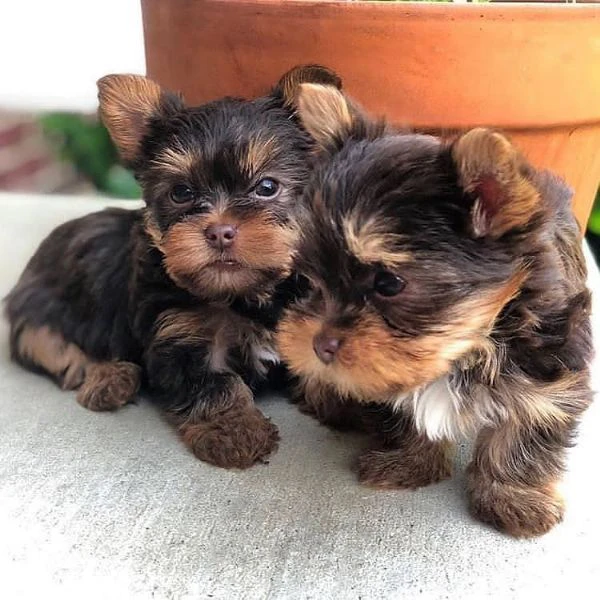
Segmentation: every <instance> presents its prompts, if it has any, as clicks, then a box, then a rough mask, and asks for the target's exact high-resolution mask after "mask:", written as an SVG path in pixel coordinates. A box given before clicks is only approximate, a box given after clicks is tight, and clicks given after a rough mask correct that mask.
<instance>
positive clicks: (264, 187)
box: [254, 177, 279, 198]
mask: <svg viewBox="0 0 600 600" xmlns="http://www.w3.org/2000/svg"><path fill="white" fill-rule="evenodd" d="M277 192H279V183H278V182H277V181H275V180H274V179H271V178H270V177H265V178H264V179H261V180H260V181H259V182H258V183H257V184H256V187H255V188H254V193H255V194H256V195H257V196H260V197H261V198H273V197H274V196H276V195H277Z"/></svg>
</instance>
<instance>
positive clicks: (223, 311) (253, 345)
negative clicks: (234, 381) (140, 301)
mask: <svg viewBox="0 0 600 600" xmlns="http://www.w3.org/2000/svg"><path fill="white" fill-rule="evenodd" d="M273 338H274V336H273V333H272V332H271V331H268V330H265V329H264V328H262V327H260V326H258V325H255V324H253V323H252V322H250V321H248V320H247V319H244V318H243V317H240V316H239V315H238V314H237V313H235V312H234V311H232V310H230V309H229V308H228V306H227V305H226V304H219V303H214V304H212V305H211V306H210V308H209V309H208V310H203V311H191V310H188V311H182V310H176V309H173V310H167V311H165V312H164V313H162V314H161V316H160V318H159V320H158V323H157V331H156V334H155V339H156V340H180V341H182V342H185V343H191V344H201V345H206V346H207V347H208V349H209V359H208V360H209V363H210V368H211V370H212V371H215V372H230V371H231V370H230V369H229V366H228V364H227V355H228V353H229V351H230V349H231V348H233V347H236V348H239V349H240V350H241V352H242V354H243V355H244V357H245V359H246V361H247V363H248V364H252V366H253V368H254V370H255V371H256V372H257V373H260V374H262V375H265V374H266V371H267V366H266V365H265V364H264V362H263V360H262V358H261V357H262V356H263V353H270V354H274V346H275V342H274V339H273Z"/></svg>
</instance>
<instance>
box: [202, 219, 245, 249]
mask: <svg viewBox="0 0 600 600" xmlns="http://www.w3.org/2000/svg"><path fill="white" fill-rule="evenodd" d="M204 235H205V236H206V241H207V242H208V245H209V246H212V247H213V248H216V249H217V250H224V249H225V248H230V247H231V246H232V245H233V242H234V240H235V236H236V235H237V228H236V227H234V226H233V225H210V226H209V227H207V228H206V231H205V232H204Z"/></svg>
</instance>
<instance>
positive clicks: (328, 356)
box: [313, 333, 342, 365]
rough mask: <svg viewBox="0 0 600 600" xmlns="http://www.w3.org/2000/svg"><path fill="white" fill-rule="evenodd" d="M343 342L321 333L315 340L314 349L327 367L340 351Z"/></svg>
mask: <svg viewBox="0 0 600 600" xmlns="http://www.w3.org/2000/svg"><path fill="white" fill-rule="evenodd" d="M341 345H342V342H341V340H340V339H339V338H337V337H334V336H331V335H327V334H325V333H319V334H318V335H316V336H315V337H314V339H313V349H314V351H315V354H316V355H317V356H318V357H319V360H320V361H321V362H322V363H325V364H326V365H329V364H331V363H332V362H333V361H334V359H335V355H336V354H337V351H338V350H339V349H340V346H341Z"/></svg>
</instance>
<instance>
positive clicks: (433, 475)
mask: <svg viewBox="0 0 600 600" xmlns="http://www.w3.org/2000/svg"><path fill="white" fill-rule="evenodd" d="M451 475H452V463H451V461H450V459H449V458H448V456H447V455H446V454H445V453H444V452H443V451H442V450H440V451H439V452H435V453H427V452H423V453H422V454H421V455H418V454H413V453H411V452H410V451H405V450H368V451H366V452H365V453H363V454H362V455H361V456H360V458H359V461H358V478H359V481H360V482H361V483H362V484H364V485H370V486H374V487H382V488H405V489H416V488H420V487H423V486H426V485H429V484H430V483H436V482H438V481H442V480H443V479H448V478H449V477H450V476H451Z"/></svg>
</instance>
